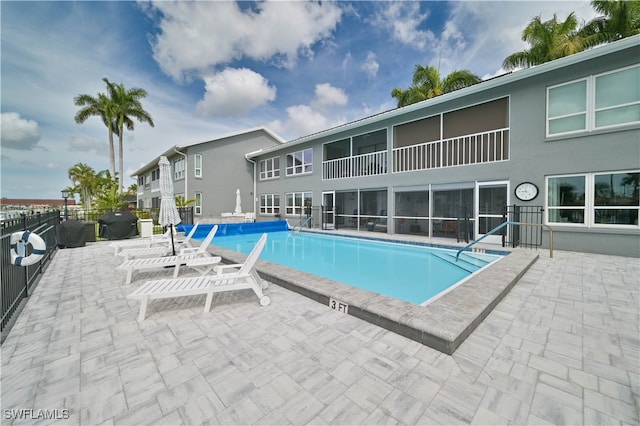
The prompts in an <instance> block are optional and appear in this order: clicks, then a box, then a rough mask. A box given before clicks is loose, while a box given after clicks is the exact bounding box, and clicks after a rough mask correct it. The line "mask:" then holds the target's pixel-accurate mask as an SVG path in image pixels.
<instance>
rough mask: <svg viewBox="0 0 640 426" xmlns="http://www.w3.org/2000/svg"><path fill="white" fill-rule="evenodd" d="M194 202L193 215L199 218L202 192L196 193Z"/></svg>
mask: <svg viewBox="0 0 640 426" xmlns="http://www.w3.org/2000/svg"><path fill="white" fill-rule="evenodd" d="M194 195H195V200H196V202H195V203H194V207H193V214H195V215H198V216H200V215H201V214H202V192H196V193H195V194H194Z"/></svg>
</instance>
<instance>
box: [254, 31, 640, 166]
mask: <svg viewBox="0 0 640 426" xmlns="http://www.w3.org/2000/svg"><path fill="white" fill-rule="evenodd" d="M638 45H640V35H635V36H632V37H627V38H624V39H622V40H618V41H615V42H613V43H609V44H605V45H601V46H597V47H594V48H593V49H590V50H587V51H584V52H580V53H576V54H573V55H571V56H565V57H564V58H560V59H556V60H554V61H550V62H546V63H544V64H542V65H537V66H534V67H531V68H525V69H522V70H519V71H514V72H511V73H509V74H504V75H502V76H499V77H494V78H491V79H488V80H485V81H482V82H480V83H478V84H474V85H473V86H469V87H466V88H464V89H459V90H456V91H454V92H450V93H446V94H444V95H440V96H437V97H435V98H431V99H427V100H425V101H422V102H418V103H415V104H412V105H408V106H406V107H402V108H396V109H393V110H390V111H386V112H382V113H379V114H376V115H372V116H369V117H365V118H362V119H359V120H356V121H352V122H349V123H345V124H342V125H339V126H336V127H333V128H331V129H327V130H323V131H321V132H318V133H313V134H311V135H307V136H303V137H300V138H298V139H294V140H291V141H289V142H287V143H285V144H284V145H280V146H276V147H271V148H266V149H264V150H263V151H262V152H260V153H256V154H254V153H250V154H248V157H257V156H258V155H263V154H268V153H270V152H275V151H279V150H281V149H283V148H284V149H288V148H289V147H292V146H295V145H299V144H302V143H305V142H309V141H312V140H314V139H318V138H321V137H326V136H331V135H334V134H337V133H340V132H344V131H348V130H351V129H356V128H358V127H361V126H366V125H369V124H372V123H375V122H376V121H380V120H386V119H389V118H394V117H398V116H401V115H403V114H407V113H410V112H413V111H417V110H420V109H422V108H426V107H431V106H434V105H438V104H441V103H445V102H448V101H451V100H454V99H458V98H462V97H465V96H470V95H473V94H476V93H480V92H483V91H486V90H491V89H493V88H496V87H500V86H506V85H508V84H511V83H514V82H518V81H521V80H526V79H528V78H531V77H535V76H538V75H540V74H544V73H548V72H551V71H555V70H558V69H562V68H565V67H568V66H571V65H575V64H579V63H581V62H586V61H589V60H591V59H594V58H598V57H601V56H606V55H609V54H611V53H615V52H618V51H622V50H625V49H630V48H633V47H637V46H638Z"/></svg>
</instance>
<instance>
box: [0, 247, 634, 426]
mask: <svg viewBox="0 0 640 426" xmlns="http://www.w3.org/2000/svg"><path fill="white" fill-rule="evenodd" d="M112 253H113V252H112V249H111V248H110V247H108V244H107V243H104V242H98V243H90V244H88V245H87V246H86V247H83V248H77V249H66V250H59V251H58V253H57V254H56V255H55V256H54V258H53V260H52V262H51V264H50V266H49V268H48V269H47V271H46V272H45V273H44V275H43V277H42V279H41V281H40V283H39V284H38V286H37V287H36V289H35V291H34V292H33V294H32V296H31V297H30V299H29V300H28V303H27V304H26V306H25V308H24V310H23V312H22V313H21V315H20V317H19V318H18V320H17V321H16V324H15V325H14V327H13V329H12V330H11V332H10V334H9V336H8V338H7V340H6V341H5V342H4V344H3V345H2V348H1V349H2V373H1V374H2V377H1V381H2V383H1V384H2V409H3V413H2V416H3V420H2V424H16V425H17V424H36V423H37V424H75V425H78V424H82V425H94V424H111V425H133V424H136V425H138V424H170V425H173V424H205V423H208V424H278V425H279V424H296V425H298V424H406V425H412V424H419V425H422V424H614V423H615V424H620V423H622V424H638V422H639V416H638V406H639V402H640V375H639V373H638V366H639V365H640V331H639V323H640V307H639V304H640V301H639V277H640V261H639V260H638V259H635V258H624V257H615V256H603V255H593V254H585V253H575V252H563V251H557V252H555V253H554V257H553V259H551V258H549V256H548V252H545V251H544V250H540V251H538V252H536V251H533V252H531V253H533V254H538V255H539V259H538V260H537V261H536V262H535V263H533V264H532V265H531V266H530V268H529V269H528V270H527V271H526V272H525V273H524V274H523V276H522V277H521V278H520V280H519V281H518V282H517V284H516V285H515V286H514V287H513V288H512V289H511V291H509V292H508V294H506V296H505V297H504V298H503V299H502V300H501V301H500V302H499V303H497V305H496V306H495V308H494V309H493V310H492V311H491V312H489V313H488V315H487V316H486V318H485V319H484V321H482V322H481V323H480V324H479V325H478V326H477V328H476V329H475V331H473V332H472V333H471V334H470V335H469V336H468V337H467V338H466V340H464V341H463V342H462V343H461V344H460V346H459V347H458V348H457V350H456V351H455V352H454V353H453V354H452V355H447V354H445V353H442V352H440V351H437V350H435V349H433V348H430V347H428V346H425V345H423V344H421V343H418V342H416V341H414V340H412V339H408V338H405V337H403V336H401V335H399V334H397V333H394V332H391V331H389V330H387V329H385V328H382V327H378V326H376V325H373V324H371V323H369V322H366V321H363V320H361V319H358V318H356V317H354V316H351V315H344V314H342V313H340V312H336V311H334V310H332V309H330V308H329V307H328V306H325V305H323V304H320V303H317V302H315V301H313V300H311V299H309V298H307V297H303V296H301V295H300V294H297V293H295V292H292V291H290V290H288V289H286V288H283V287H280V286H278V285H271V286H269V288H268V289H266V294H268V295H269V297H270V298H271V300H272V303H271V305H269V306H266V307H262V306H260V305H259V303H258V300H257V298H256V297H255V295H254V294H253V292H251V291H250V290H246V291H238V292H235V293H221V294H218V295H216V297H215V298H214V304H213V308H212V310H211V312H209V313H203V312H202V308H203V306H204V297H202V296H200V297H197V296H194V297H187V298H183V299H176V300H168V301H155V302H153V304H152V305H151V306H150V308H149V310H148V314H147V315H148V316H147V319H146V320H145V321H143V322H137V321H136V318H137V313H138V309H139V304H138V302H137V301H133V300H129V299H127V298H126V296H127V294H129V293H130V292H131V291H132V290H133V288H135V287H137V286H139V285H140V284H141V283H142V282H143V281H144V280H146V279H150V278H156V277H159V276H167V275H170V273H169V272H167V271H159V272H153V273H151V272H149V273H145V274H140V275H137V276H136V279H137V281H135V282H134V283H133V284H132V285H125V284H124V282H125V279H124V278H125V277H124V273H122V272H119V271H116V270H115V267H116V266H117V265H118V264H119V262H120V261H121V259H119V258H116V257H115V256H113V254H112ZM12 410H14V411H12ZM20 410H22V411H20ZM26 410H50V411H49V413H53V411H52V410H58V412H56V413H53V414H58V415H59V417H60V418H59V419H58V420H55V421H51V420H46V419H42V418H41V419H40V420H39V421H34V420H33V419H31V418H28V416H30V415H31V416H33V415H35V414H37V411H31V412H29V411H26ZM63 410H67V411H63ZM20 413H22V414H20ZM20 415H21V416H22V418H21V419H18V418H17V417H19V416H20ZM62 417H67V418H62Z"/></svg>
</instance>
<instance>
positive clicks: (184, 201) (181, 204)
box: [176, 195, 196, 207]
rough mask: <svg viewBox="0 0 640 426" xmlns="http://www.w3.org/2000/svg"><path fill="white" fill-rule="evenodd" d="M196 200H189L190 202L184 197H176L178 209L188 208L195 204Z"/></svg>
mask: <svg viewBox="0 0 640 426" xmlns="http://www.w3.org/2000/svg"><path fill="white" fill-rule="evenodd" d="M195 202H196V199H195V198H189V199H188V200H187V199H185V198H184V196H183V195H176V207H187V206H188V205H189V204H192V203H195Z"/></svg>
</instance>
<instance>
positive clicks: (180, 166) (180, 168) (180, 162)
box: [173, 157, 186, 180]
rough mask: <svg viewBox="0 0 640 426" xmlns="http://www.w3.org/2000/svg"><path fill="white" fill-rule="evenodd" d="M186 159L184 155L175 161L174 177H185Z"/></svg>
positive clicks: (176, 178)
mask: <svg viewBox="0 0 640 426" xmlns="http://www.w3.org/2000/svg"><path fill="white" fill-rule="evenodd" d="M185 163H186V162H185V159H184V157H181V158H178V159H177V160H175V161H174V162H173V179H174V180H178V179H184V169H185Z"/></svg>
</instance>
